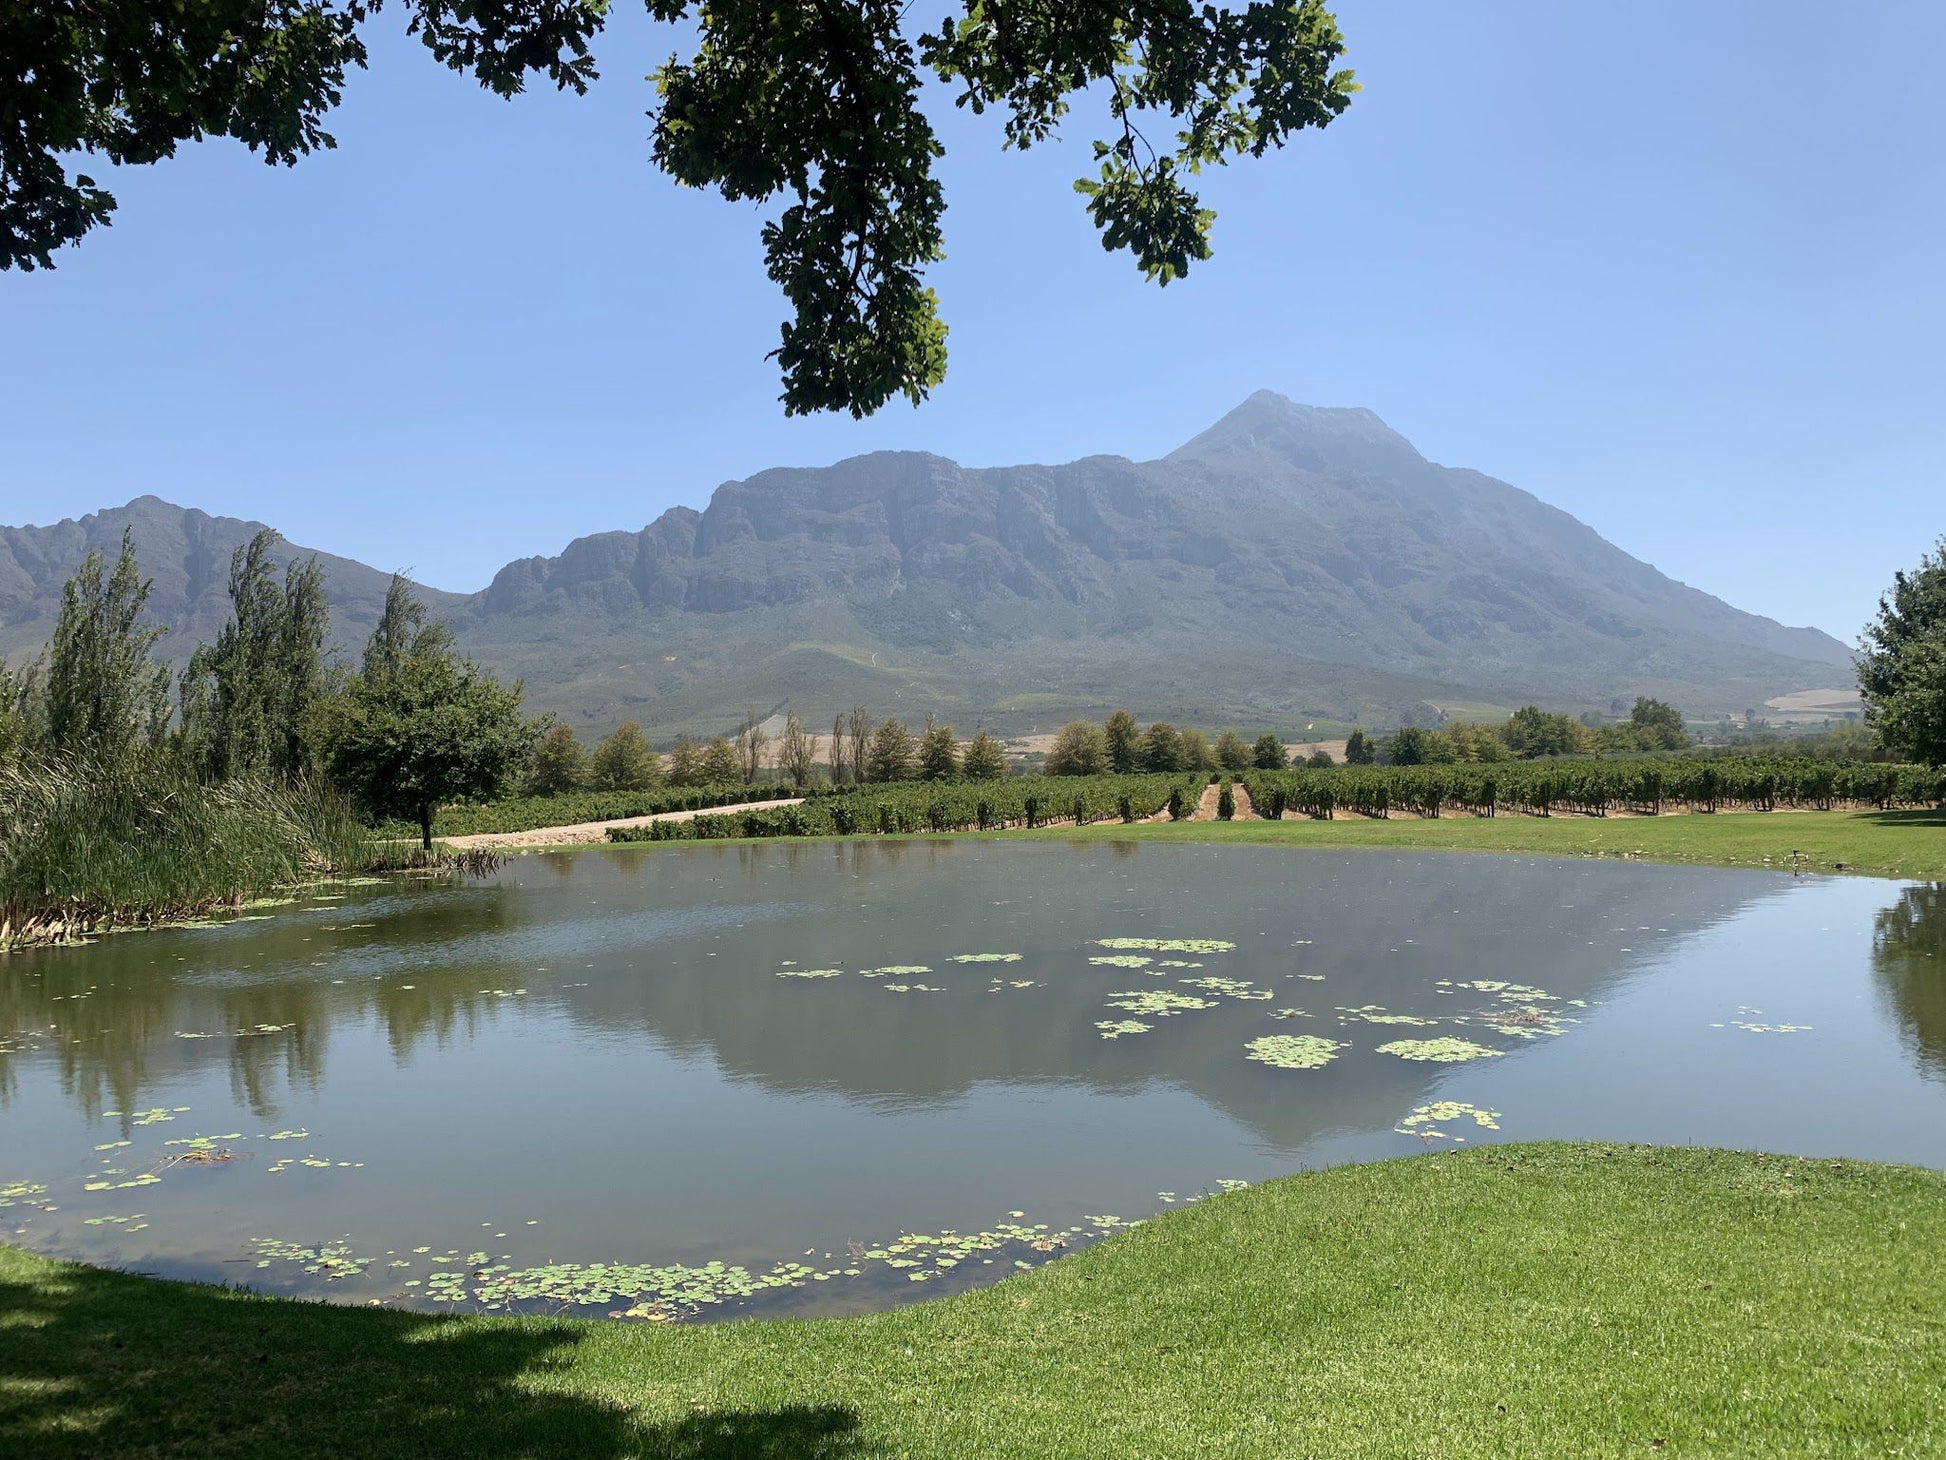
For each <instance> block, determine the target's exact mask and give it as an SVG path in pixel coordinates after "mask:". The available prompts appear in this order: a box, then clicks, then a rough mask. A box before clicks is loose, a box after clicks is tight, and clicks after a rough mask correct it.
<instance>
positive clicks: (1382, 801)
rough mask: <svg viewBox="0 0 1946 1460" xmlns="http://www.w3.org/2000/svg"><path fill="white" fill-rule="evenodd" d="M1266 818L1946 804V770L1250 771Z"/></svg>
mask: <svg viewBox="0 0 1946 1460" xmlns="http://www.w3.org/2000/svg"><path fill="white" fill-rule="evenodd" d="M1239 779H1241V780H1242V782H1243V784H1244V786H1245V788H1246V789H1247V790H1248V791H1249V793H1250V800H1251V803H1252V804H1253V805H1254V806H1255V808H1256V812H1257V814H1258V815H1259V816H1263V817H1267V818H1269V819H1272V820H1275V819H1278V818H1280V817H1283V816H1287V815H1294V816H1311V817H1318V818H1321V819H1329V818H1330V817H1331V816H1333V815H1334V814H1336V813H1337V812H1340V811H1345V812H1351V813H1353V814H1355V815H1359V816H1375V817H1386V816H1390V815H1391V814H1393V813H1394V812H1399V813H1403V814H1405V815H1410V816H1440V815H1443V814H1449V813H1456V814H1460V815H1473V816H1496V815H1500V814H1502V813H1509V814H1513V815H1521V816H1551V815H1554V814H1555V813H1557V812H1563V813H1569V814H1573V815H1579V816H1607V815H1609V814H1610V813H1611V812H1617V811H1621V812H1628V813H1630V814H1632V815H1637V816H1656V815H1660V814H1661V813H1662V812H1663V811H1665V810H1668V809H1671V808H1680V809H1682V810H1686V811H1699V812H1710V811H1721V810H1731V811H1773V810H1775V809H1776V808H1777V807H1779V806H1786V807H1794V808H1808V809H1811V810H1817V811H1830V810H1832V809H1833V808H1835V807H1840V806H1869V807H1874V808H1876V809H1878V810H1881V811H1883V810H1889V809H1891V808H1893V807H1898V806H1938V805H1941V804H1942V803H1946V771H1937V770H1927V769H1926V768H1925V767H1923V766H1910V765H1872V764H1856V763H1847V762H1841V761H1828V760H1814V759H1811V758H1808V757H1783V756H1779V757H1737V758H1728V757H1709V758H1705V757H1689V756H1683V757H1672V758H1668V759H1663V758H1655V759H1641V760H1617V761H1605V760H1553V761H1529V762H1514V763H1507V762H1502V763H1500V764H1496V765H1470V766H1469V765H1417V766H1338V767H1332V768H1330V769H1316V770H1311V769H1301V770H1286V771H1252V772H1245V773H1244V774H1243V775H1242V776H1241V777H1240V778H1239Z"/></svg>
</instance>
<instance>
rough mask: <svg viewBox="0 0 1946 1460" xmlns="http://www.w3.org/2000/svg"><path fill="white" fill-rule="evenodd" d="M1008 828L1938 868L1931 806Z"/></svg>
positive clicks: (1941, 860) (1943, 818) (1941, 846)
mask: <svg viewBox="0 0 1946 1460" xmlns="http://www.w3.org/2000/svg"><path fill="white" fill-rule="evenodd" d="M1008 834H1009V835H1013V836H1047V837H1087V838H1100V839H1106V840H1117V839H1127V838H1131V837H1132V838H1137V839H1140V840H1142V841H1191V842H1259V843H1265V844H1272V845H1276V846H1293V847H1393V848H1398V849H1401V850H1423V851H1455V852H1460V851H1466V852H1531V853H1537V854H1539V855H1541V856H1549V857H1574V856H1603V857H1639V858H1641V859H1642V860H1644V861H1650V862H1698V863H1712V864H1715V865H1718V866H1754V867H1781V868H1788V867H1789V866H1790V865H1791V852H1792V851H1793V850H1794V849H1795V850H1796V851H1797V852H1798V853H1799V855H1800V859H1801V860H1800V862H1799V866H1801V867H1803V868H1805V869H1807V870H1812V871H1819V872H1828V871H1834V870H1836V871H1850V872H1866V873H1871V874H1873V875H1876V876H1882V877H1921V878H1925V877H1934V878H1937V877H1946V813H1941V812H1933V811H1773V812H1758V811H1729V812H1721V813H1719V814H1717V815H1714V816H1706V815H1686V816H1610V817H1588V816H1554V817H1539V816H1491V817H1475V816H1442V817H1439V818H1437V819H1431V818H1425V817H1418V816H1411V815H1403V814H1401V815H1396V816H1393V817H1391V818H1390V819H1389V820H1385V821H1377V820H1372V821H1358V820H1350V819H1340V820H1336V821H1312V820H1309V819H1301V820H1300V819H1297V818H1287V819H1285V820H1283V821H1227V822H1225V821H1175V822H1137V823H1136V824H1135V825H1133V826H1122V825H1120V824H1117V823H1110V822H1098V823H1096V824H1094V825H1091V826H1085V827H1074V826H1065V827H1050V828H1047V829H1045V830H1042V831H1035V832H1012V833H1008Z"/></svg>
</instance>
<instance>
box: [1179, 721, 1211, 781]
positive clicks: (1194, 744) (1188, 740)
mask: <svg viewBox="0 0 1946 1460" xmlns="http://www.w3.org/2000/svg"><path fill="white" fill-rule="evenodd" d="M1181 743H1182V768H1183V769H1184V770H1186V771H1213V770H1215V769H1216V768H1217V766H1216V752H1215V751H1214V750H1212V749H1211V748H1210V743H1209V740H1208V739H1207V737H1205V736H1204V734H1203V732H1202V731H1200V730H1185V731H1183V732H1182V742H1181Z"/></svg>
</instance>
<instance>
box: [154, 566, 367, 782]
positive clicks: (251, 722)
mask: <svg viewBox="0 0 1946 1460" xmlns="http://www.w3.org/2000/svg"><path fill="white" fill-rule="evenodd" d="M280 541H281V539H280V538H279V537H278V535H277V533H276V531H275V530H274V529H272V528H268V527H266V528H264V529H263V530H262V531H261V532H259V533H257V534H256V536H254V537H252V538H251V539H250V541H249V542H248V543H246V544H244V545H243V546H241V547H239V548H237V550H236V551H235V552H234V553H232V554H231V556H230V621H229V622H228V623H226V624H225V625H224V626H223V628H222V630H221V631H220V632H219V633H218V634H217V636H216V641H215V642H214V643H210V644H202V645H199V646H198V647H197V649H196V652H195V653H193V654H191V655H190V656H189V664H188V665H187V667H186V668H185V669H184V670H183V673H182V679H181V681H180V686H179V692H180V695H181V700H182V733H183V742H184V744H185V746H186V747H187V749H188V751H189V754H190V758H191V760H192V761H193V762H194V764H195V765H196V768H197V769H198V771H200V772H201V774H203V775H204V776H207V777H209V778H210V779H212V780H228V779H230V778H231V777H233V776H240V775H245V774H249V773H251V772H264V773H267V774H271V775H275V776H280V777H282V778H284V779H286V780H292V779H295V778H296V777H298V776H300V775H302V774H304V773H305V772H307V771H310V770H312V769H314V767H315V763H316V760H317V754H316V750H315V748H314V746H313V745H312V743H311V738H312V732H313V730H314V728H315V726H314V723H313V722H314V719H315V717H316V715H317V712H318V706H319V705H321V704H322V703H323V702H324V697H325V693H326V688H327V686H326V682H325V648H324V644H325V639H326V637H327V635H328V634H329V633H330V629H331V611H330V608H329V607H328V606H327V604H326V602H325V597H324V569H323V568H322V567H321V566H319V564H318V560H317V558H316V557H315V556H313V557H311V558H308V559H306V560H304V561H302V562H296V561H293V562H291V563H290V564H288V565H287V566H286V567H285V569H284V577H283V582H282V583H281V584H280V583H279V582H278V581H277V573H276V565H275V564H274V563H273V562H272V561H271V557H270V554H271V550H272V549H273V548H275V547H276V546H277V544H278V542H280Z"/></svg>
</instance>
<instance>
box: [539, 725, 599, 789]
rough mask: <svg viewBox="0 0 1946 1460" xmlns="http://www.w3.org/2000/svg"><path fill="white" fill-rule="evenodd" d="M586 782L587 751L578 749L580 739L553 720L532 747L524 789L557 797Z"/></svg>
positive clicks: (566, 727) (579, 787) (580, 786)
mask: <svg viewBox="0 0 1946 1460" xmlns="http://www.w3.org/2000/svg"><path fill="white" fill-rule="evenodd" d="M587 784H588V752H587V751H585V750H583V749H582V748H581V738H580V737H579V736H578V735H576V734H575V733H574V731H573V730H571V729H570V728H569V727H568V726H566V725H563V724H562V723H561V722H560V721H559V720H556V721H555V722H554V723H553V724H552V725H549V726H548V727H547V733H546V734H545V735H543V736H541V738H540V743H539V744H538V745H536V746H535V747H534V758H533V760H532V761H531V762H530V763H529V764H528V766H527V782H526V786H525V788H524V789H525V790H526V792H527V794H528V795H529V796H560V795H564V794H565V793H567V792H569V791H578V790H580V789H581V788H582V787H583V786H585V785H587Z"/></svg>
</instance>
